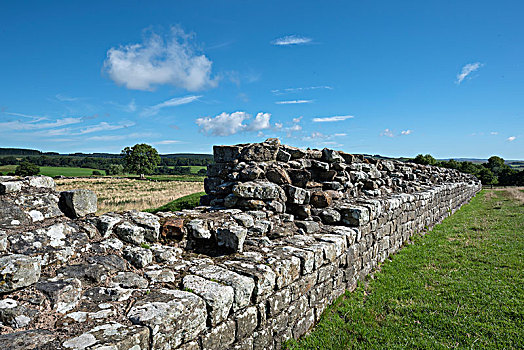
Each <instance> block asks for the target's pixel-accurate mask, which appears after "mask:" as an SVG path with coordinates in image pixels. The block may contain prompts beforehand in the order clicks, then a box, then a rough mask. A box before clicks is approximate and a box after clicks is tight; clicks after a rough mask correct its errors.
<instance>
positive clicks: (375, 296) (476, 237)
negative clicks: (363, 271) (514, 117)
mask: <svg viewBox="0 0 524 350" xmlns="http://www.w3.org/2000/svg"><path fill="white" fill-rule="evenodd" d="M523 218H524V205H523V204H519V202H517V201H516V200H515V199H512V198H510V195H509V193H508V192H505V191H489V190H484V191H482V192H481V193H480V194H479V195H477V197H475V198H474V199H473V200H472V201H471V203H470V204H468V205H466V206H464V207H463V208H462V209H460V210H459V211H457V212H456V213H455V214H454V215H452V216H451V217H449V218H447V219H446V220H445V221H444V222H443V223H442V224H440V225H437V226H436V227H435V228H434V229H433V231H432V232H430V233H429V234H427V235H425V236H423V237H420V236H418V237H416V238H414V241H415V244H413V245H408V246H406V247H405V248H404V249H402V250H401V251H400V252H399V253H398V254H396V255H394V256H393V257H392V260H391V261H388V262H386V263H384V264H383V265H382V266H381V269H380V271H379V272H376V273H375V274H374V277H373V278H368V280H367V281H366V283H365V284H360V285H359V286H358V288H357V289H356V290H355V291H354V292H353V293H349V292H346V293H345V294H344V295H343V296H341V297H340V298H339V299H338V300H337V301H336V302H335V303H334V304H333V305H332V306H330V307H329V308H328V309H327V310H326V311H325V312H324V314H323V316H322V318H321V321H320V323H319V324H318V325H317V326H316V328H315V329H314V330H313V332H312V333H311V334H310V335H309V336H307V337H305V338H304V339H301V340H300V341H299V342H296V341H291V342H289V343H288V344H287V346H288V347H289V348H291V349H448V348H460V349H466V348H467V349H470V348H474V349H522V348H524V273H523V271H524V219H523Z"/></svg>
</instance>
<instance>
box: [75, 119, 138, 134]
mask: <svg viewBox="0 0 524 350" xmlns="http://www.w3.org/2000/svg"><path fill="white" fill-rule="evenodd" d="M133 125H135V123H134V122H124V123H120V124H109V123H106V122H101V123H98V124H97V125H91V126H88V127H86V128H84V129H81V130H80V131H79V132H78V133H75V134H73V135H84V134H90V133H93V132H99V131H110V130H119V129H123V128H129V127H131V126H133Z"/></svg>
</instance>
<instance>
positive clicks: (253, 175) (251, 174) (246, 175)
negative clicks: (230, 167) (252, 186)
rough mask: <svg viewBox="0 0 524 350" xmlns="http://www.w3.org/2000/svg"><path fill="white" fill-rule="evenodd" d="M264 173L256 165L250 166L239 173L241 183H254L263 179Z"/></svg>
mask: <svg viewBox="0 0 524 350" xmlns="http://www.w3.org/2000/svg"><path fill="white" fill-rule="evenodd" d="M263 175H264V171H263V170H262V169H260V168H259V167H258V166H256V165H252V166H248V167H246V168H244V169H242V170H241V171H240V173H239V177H240V181H253V180H256V179H259V178H261V177H263Z"/></svg>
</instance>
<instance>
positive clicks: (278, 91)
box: [271, 85, 333, 95]
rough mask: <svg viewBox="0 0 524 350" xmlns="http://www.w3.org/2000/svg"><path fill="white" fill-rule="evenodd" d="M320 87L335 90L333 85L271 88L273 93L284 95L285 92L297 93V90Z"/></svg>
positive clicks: (317, 88)
mask: <svg viewBox="0 0 524 350" xmlns="http://www.w3.org/2000/svg"><path fill="white" fill-rule="evenodd" d="M319 89H327V90H333V88H332V87H331V86H327V85H322V86H308V87H298V88H287V89H280V90H279V89H275V90H271V92H272V93H274V94H275V95H283V94H289V93H295V92H302V91H307V90H319Z"/></svg>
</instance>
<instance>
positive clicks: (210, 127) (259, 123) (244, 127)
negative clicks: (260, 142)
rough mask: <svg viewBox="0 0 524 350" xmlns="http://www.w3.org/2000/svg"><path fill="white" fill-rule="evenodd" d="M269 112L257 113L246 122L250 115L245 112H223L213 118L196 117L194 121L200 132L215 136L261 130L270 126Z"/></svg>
mask: <svg viewBox="0 0 524 350" xmlns="http://www.w3.org/2000/svg"><path fill="white" fill-rule="evenodd" d="M270 118H271V114H269V113H258V114H257V115H256V117H255V119H254V120H253V121H252V122H251V123H249V124H247V123H244V122H245V121H248V120H249V119H251V115H250V114H248V113H246V112H234V113H231V114H230V113H226V112H223V113H221V114H219V115H217V116H216V117H214V118H211V117H204V118H198V119H197V120H196V121H195V122H196V124H197V125H198V126H199V127H200V132H201V133H204V134H211V135H215V136H230V135H234V134H237V133H239V132H242V131H259V132H260V131H262V130H265V129H269V128H271V123H270Z"/></svg>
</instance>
